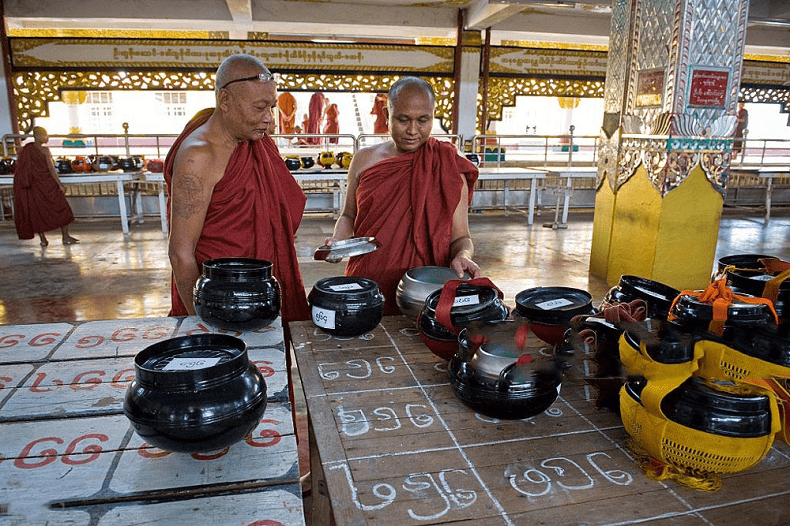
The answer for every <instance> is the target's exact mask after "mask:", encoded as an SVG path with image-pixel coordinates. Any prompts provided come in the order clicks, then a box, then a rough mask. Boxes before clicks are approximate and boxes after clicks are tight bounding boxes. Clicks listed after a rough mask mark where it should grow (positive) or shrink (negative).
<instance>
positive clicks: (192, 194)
mask: <svg viewBox="0 0 790 526" xmlns="http://www.w3.org/2000/svg"><path fill="white" fill-rule="evenodd" d="M175 185H176V192H174V193H176V195H177V196H178V198H177V199H173V202H172V206H173V213H174V214H176V215H178V216H180V217H183V218H184V219H189V218H190V217H192V216H193V215H194V214H195V213H196V212H198V211H200V210H202V209H203V206H204V204H205V198H204V197H203V181H201V180H200V178H199V177H198V176H197V175H195V174H192V173H187V174H184V175H182V176H181V177H179V178H178V179H177V180H176V182H175Z"/></svg>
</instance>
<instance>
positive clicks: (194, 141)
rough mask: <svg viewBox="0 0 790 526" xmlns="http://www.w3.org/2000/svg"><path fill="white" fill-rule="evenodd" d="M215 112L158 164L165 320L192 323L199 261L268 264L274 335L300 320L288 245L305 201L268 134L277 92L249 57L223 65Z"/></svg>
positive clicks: (304, 312) (300, 289)
mask: <svg viewBox="0 0 790 526" xmlns="http://www.w3.org/2000/svg"><path fill="white" fill-rule="evenodd" d="M215 85H216V88H215V98H216V106H215V107H214V108H209V109H207V110H202V111H201V112H199V113H198V114H197V115H196V116H195V117H193V118H192V120H191V121H190V122H189V123H188V124H187V125H186V127H185V128H184V131H183V132H181V135H179V137H178V138H177V139H176V141H175V143H174V144H173V146H172V148H171V149H170V152H169V153H168V155H167V159H166V160H165V172H164V176H165V181H166V183H167V187H168V217H169V220H170V241H169V256H170V263H171V265H172V267H173V283H172V309H171V311H170V315H171V316H179V315H187V314H194V313H195V309H194V304H193V300H192V289H193V287H194V285H195V282H196V281H197V280H198V278H199V277H200V274H201V265H202V263H203V262H204V261H206V260H209V259H215V258H224V257H244V258H255V259H265V260H268V261H271V262H272V263H273V272H274V276H275V277H276V278H277V280H278V281H279V283H280V287H281V293H282V311H281V312H282V317H283V326H284V327H287V322H289V321H294V320H306V319H309V307H308V305H307V298H306V296H305V291H304V284H303V282H302V275H301V272H300V269H299V263H298V260H297V257H296V250H295V248H294V236H295V234H296V230H297V229H298V228H299V224H300V222H301V220H302V215H303V213H304V207H305V202H306V198H305V195H304V193H303V192H302V190H301V188H300V187H299V185H298V183H297V182H296V180H295V179H294V177H293V175H291V172H290V171H289V170H288V168H286V166H285V163H284V162H283V160H282V158H281V157H280V153H279V151H278V150H277V147H276V146H275V144H274V142H273V141H272V139H271V138H270V137H269V135H268V134H267V130H269V129H270V128H271V126H272V122H273V119H274V108H275V107H276V106H277V87H276V85H275V82H274V77H273V76H272V74H271V73H270V71H269V70H268V69H267V68H266V66H264V65H263V63H261V61H260V60H258V59H257V58H255V57H252V56H250V55H244V54H238V55H232V56H230V57H228V58H226V59H225V60H224V61H223V62H222V64H220V66H219V68H218V69H217V73H216V83H215Z"/></svg>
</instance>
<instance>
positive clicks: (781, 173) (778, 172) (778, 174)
mask: <svg viewBox="0 0 790 526" xmlns="http://www.w3.org/2000/svg"><path fill="white" fill-rule="evenodd" d="M731 171H732V172H746V173H753V174H757V176H758V177H759V178H760V179H765V181H766V185H765V219H764V220H763V223H764V224H766V225H767V224H768V222H769V221H770V220H771V197H772V196H771V194H772V193H773V189H774V179H780V178H782V177H786V176H787V175H788V174H790V166H787V165H760V166H754V167H745V166H744V165H739V166H737V167H735V166H734V167H732V168H731Z"/></svg>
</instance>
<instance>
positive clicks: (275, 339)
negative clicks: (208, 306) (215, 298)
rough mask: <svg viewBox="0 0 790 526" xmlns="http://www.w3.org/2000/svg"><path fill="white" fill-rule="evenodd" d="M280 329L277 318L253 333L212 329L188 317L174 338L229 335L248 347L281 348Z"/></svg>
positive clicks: (199, 320)
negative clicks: (194, 335)
mask: <svg viewBox="0 0 790 526" xmlns="http://www.w3.org/2000/svg"><path fill="white" fill-rule="evenodd" d="M282 328H283V327H282V319H281V318H277V319H276V320H274V321H273V322H272V323H271V324H270V325H267V326H266V327H261V328H260V329H257V330H255V331H248V332H237V331H226V330H224V329H217V328H216V327H212V326H211V325H209V324H207V323H205V322H204V321H202V320H201V319H200V318H199V317H197V316H188V317H186V318H184V320H183V322H182V323H181V325H180V326H179V327H178V330H177V331H176V334H175V336H187V335H189V334H199V333H214V334H229V335H231V336H236V337H237V338H241V339H242V340H244V343H246V344H247V346H248V347H275V348H278V347H279V348H283V347H282V345H283V331H282Z"/></svg>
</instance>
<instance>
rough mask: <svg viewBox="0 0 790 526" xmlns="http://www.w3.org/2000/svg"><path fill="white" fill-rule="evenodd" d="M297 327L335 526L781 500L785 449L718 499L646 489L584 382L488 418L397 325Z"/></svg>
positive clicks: (764, 520) (669, 512)
mask: <svg viewBox="0 0 790 526" xmlns="http://www.w3.org/2000/svg"><path fill="white" fill-rule="evenodd" d="M308 323H309V322H300V323H298V324H292V325H291V331H292V335H293V338H294V348H295V355H296V361H297V364H298V367H299V371H300V375H301V378H302V382H303V384H304V386H305V395H306V398H307V403H308V409H309V413H310V420H311V422H310V423H311V430H312V432H313V433H312V435H311V444H313V445H314V446H315V447H316V448H317V452H316V453H317V455H316V456H319V457H320V463H318V462H314V463H313V471H314V476H317V478H318V480H321V479H322V477H325V480H326V485H327V486H326V493H328V496H329V499H330V501H331V505H332V510H331V511H332V514H333V515H334V518H335V520H336V523H337V524H403V525H408V524H438V523H450V522H452V523H459V524H464V523H470V524H471V523H472V521H475V522H476V523H485V524H507V525H513V524H536V523H544V524H558V523H561V524H582V523H583V524H609V523H618V524H637V523H644V522H650V523H651V524H653V523H656V524H677V523H682V524H708V525H710V524H728V523H730V522H731V519H732V518H733V517H736V516H738V517H743V516H748V515H747V514H749V513H752V514H754V516H755V517H758V518H759V523H760V524H780V523H781V522H777V515H776V514H775V513H773V512H771V511H765V510H763V511H759V512H758V511H755V510H757V509H761V508H760V506H761V505H762V506H771V505H774V506H775V505H777V503H779V502H790V487H788V486H787V476H788V474H789V473H790V447H788V446H787V445H785V444H781V443H778V444H775V445H774V447H773V448H772V449H771V450H770V452H769V454H768V455H767V456H766V458H765V459H763V460H762V462H760V463H759V464H758V465H757V466H755V467H753V468H752V469H750V470H748V471H746V472H742V473H737V474H733V475H728V476H725V477H723V480H724V489H722V490H721V491H719V492H717V493H706V492H700V491H696V490H691V489H688V488H685V487H683V486H680V485H678V484H677V483H675V482H671V481H666V482H656V481H654V480H651V479H648V478H647V477H646V476H645V475H644V473H643V472H642V469H641V467H640V466H639V464H638V463H637V462H636V459H635V456H634V454H633V453H632V452H631V451H630V450H629V449H628V447H627V446H626V439H627V435H626V433H625V431H624V429H623V427H622V424H621V422H620V420H619V415H618V414H617V413H616V412H613V411H611V410H607V409H600V408H598V407H596V400H595V393H594V390H591V389H590V386H589V385H586V384H585V383H584V382H580V381H568V382H567V383H564V384H563V386H562V389H561V392H560V395H559V396H558V398H557V400H556V401H555V402H554V404H552V406H551V407H549V409H548V410H546V411H545V412H543V413H540V414H538V415H535V416H534V417H532V418H527V419H522V420H501V419H493V418H490V417H486V416H484V415H481V414H478V413H475V411H473V410H472V409H470V408H468V407H466V406H465V405H463V404H462V403H461V402H460V401H459V400H458V399H457V397H456V396H455V394H454V392H453V390H452V387H451V386H450V385H449V383H448V382H447V372H446V369H445V368H446V363H445V362H443V361H442V360H439V359H438V358H436V357H435V356H433V355H432V354H431V353H429V352H428V353H426V352H425V349H424V346H422V349H421V348H420V345H418V344H416V343H415V342H414V340H413V338H414V334H412V333H410V330H411V327H413V325H411V326H410V322H409V320H406V319H405V318H404V317H400V316H399V317H392V318H385V319H384V320H383V321H382V323H381V325H380V326H379V327H377V328H376V329H375V330H374V331H371V333H370V334H371V335H372V336H366V337H365V338H363V339H359V338H357V339H352V340H342V341H340V340H337V339H334V338H332V337H329V338H327V337H325V336H323V335H321V334H318V333H316V332H315V330H314V328H313V327H311V326H310V325H308ZM382 332H383V333H384V334H383V335H382V334H381V333H382ZM385 337H386V338H385ZM387 339H389V345H387V343H386V340H387ZM317 464H319V465H317ZM319 467H320V468H321V471H322V472H321V473H318V468H319ZM783 499H784V500H783ZM721 510H726V512H724V511H721ZM328 515H329V513H328V512H324V516H328Z"/></svg>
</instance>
